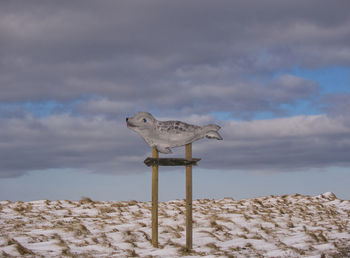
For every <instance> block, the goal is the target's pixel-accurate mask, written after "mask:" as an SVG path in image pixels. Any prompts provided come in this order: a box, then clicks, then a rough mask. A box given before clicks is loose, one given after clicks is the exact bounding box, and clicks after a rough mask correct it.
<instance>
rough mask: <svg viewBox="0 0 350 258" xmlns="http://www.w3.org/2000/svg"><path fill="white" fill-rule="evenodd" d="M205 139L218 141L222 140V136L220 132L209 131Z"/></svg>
mask: <svg viewBox="0 0 350 258" xmlns="http://www.w3.org/2000/svg"><path fill="white" fill-rule="evenodd" d="M205 137H207V138H208V139H217V140H222V137H221V135H220V134H219V133H218V132H215V131H209V132H207V133H206V134H205Z"/></svg>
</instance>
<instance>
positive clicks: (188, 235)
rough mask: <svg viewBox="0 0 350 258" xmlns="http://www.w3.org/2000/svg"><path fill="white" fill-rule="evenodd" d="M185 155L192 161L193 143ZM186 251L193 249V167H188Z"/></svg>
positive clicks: (186, 147) (188, 145) (186, 149)
mask: <svg viewBox="0 0 350 258" xmlns="http://www.w3.org/2000/svg"><path fill="white" fill-rule="evenodd" d="M185 155H186V159H187V160H192V143H189V144H186V146H185ZM186 249H187V251H190V250H191V249H192V165H189V166H186Z"/></svg>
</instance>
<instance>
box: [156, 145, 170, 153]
mask: <svg viewBox="0 0 350 258" xmlns="http://www.w3.org/2000/svg"><path fill="white" fill-rule="evenodd" d="M156 148H157V150H158V151H159V152H161V153H165V154H171V153H173V152H172V151H171V149H170V148H169V147H164V146H160V145H157V146H156Z"/></svg>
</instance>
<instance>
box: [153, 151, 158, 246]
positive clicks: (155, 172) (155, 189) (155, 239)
mask: <svg viewBox="0 0 350 258" xmlns="http://www.w3.org/2000/svg"><path fill="white" fill-rule="evenodd" d="M158 156H159V155H158V150H157V149H156V147H152V158H158ZM152 245H153V246H154V247H158V165H153V166H152Z"/></svg>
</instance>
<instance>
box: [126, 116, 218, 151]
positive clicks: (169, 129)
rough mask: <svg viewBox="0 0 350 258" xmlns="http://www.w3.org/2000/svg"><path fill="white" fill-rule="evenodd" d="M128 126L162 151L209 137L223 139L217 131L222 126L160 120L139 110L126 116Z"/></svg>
mask: <svg viewBox="0 0 350 258" xmlns="http://www.w3.org/2000/svg"><path fill="white" fill-rule="evenodd" d="M126 124H127V127H128V128H129V129H131V130H133V131H135V132H136V133H138V134H140V135H141V137H142V138H143V139H144V140H145V141H146V142H147V143H148V145H150V146H151V147H153V146H155V147H156V148H157V150H158V151H159V152H161V153H166V154H169V153H172V151H171V149H170V148H173V147H179V146H183V145H186V144H188V143H191V142H194V141H197V140H199V139H201V138H204V137H207V138H209V139H218V140H222V137H221V136H220V134H219V133H218V132H217V131H218V130H219V129H220V126H218V125H215V124H210V125H206V126H198V125H191V124H187V123H184V122H181V121H158V120H156V119H155V118H154V117H153V116H152V115H151V114H150V113H148V112H138V113H137V114H136V115H135V116H133V117H128V118H126Z"/></svg>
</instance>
